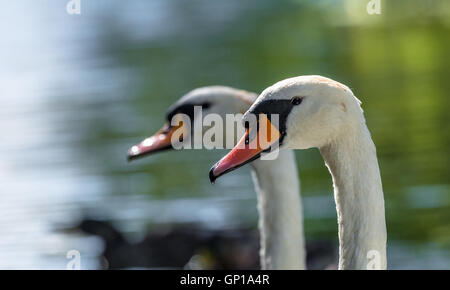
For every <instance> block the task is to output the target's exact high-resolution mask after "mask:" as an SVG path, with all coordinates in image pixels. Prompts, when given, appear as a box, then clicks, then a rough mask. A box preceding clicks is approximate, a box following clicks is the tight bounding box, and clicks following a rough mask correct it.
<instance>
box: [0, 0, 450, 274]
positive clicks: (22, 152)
mask: <svg viewBox="0 0 450 290" xmlns="http://www.w3.org/2000/svg"><path fill="white" fill-rule="evenodd" d="M64 2H65V1H28V2H27V3H26V4H25V2H19V1H8V2H5V3H2V4H1V6H0V7H1V10H2V11H3V16H2V18H1V20H0V24H1V25H0V32H1V33H0V35H2V37H1V45H0V63H1V66H0V80H1V85H0V97H1V105H0V128H1V132H2V137H1V140H2V142H0V160H1V162H0V184H1V185H2V186H1V193H0V212H1V215H0V237H1V238H0V268H58V269H64V268H65V267H66V263H67V259H66V253H67V251H69V250H71V249H77V250H79V251H80V252H81V254H82V267H83V268H97V267H99V265H98V263H97V262H96V261H97V260H96V256H98V254H99V253H100V252H101V250H102V247H103V246H102V243H101V241H100V240H99V239H98V238H95V237H91V236H85V235H74V234H65V233H63V232H61V231H60V230H58V229H60V228H63V227H66V226H67V225H71V224H73V223H76V221H77V220H79V219H80V218H82V217H84V216H89V217H94V218H103V219H108V220H111V221H113V222H114V223H115V225H117V227H118V228H119V229H120V230H121V231H123V232H125V233H127V234H128V235H127V237H128V238H129V239H130V240H132V241H133V240H139V238H140V237H141V236H142V234H143V232H145V229H147V228H148V227H149V226H151V225H154V224H161V223H164V224H165V223H174V222H199V223H201V224H203V225H204V226H205V227H210V228H222V227H228V228H230V227H234V226H237V225H250V226H251V225H255V224H256V220H257V212H256V207H255V193H254V191H253V185H252V183H251V179H250V175H249V171H248V168H243V169H242V170H240V171H239V172H236V173H233V174H230V175H228V176H227V177H226V178H223V179H222V180H219V181H218V183H217V184H216V185H214V186H212V185H210V184H209V181H208V179H207V172H208V170H209V167H210V165H211V164H213V163H214V162H215V161H216V160H218V158H220V157H221V156H223V154H225V152H226V150H217V151H206V150H202V151H199V150H192V151H190V152H171V153H162V154H160V155H155V156H154V157H152V158H147V159H143V160H140V161H137V162H136V163H131V164H127V163H126V159H125V153H126V151H127V149H128V148H129V146H130V145H132V144H134V143H136V142H137V141H139V140H140V139H142V138H143V137H146V136H148V135H150V134H152V133H153V132H155V131H156V130H157V129H159V127H160V126H161V125H162V122H163V116H164V112H165V110H166V108H167V107H168V106H169V105H170V104H171V103H172V102H174V101H175V100H176V99H178V98H179V97H180V96H181V95H182V94H184V93H186V92H187V91H189V90H191V89H192V88H195V87H199V86H204V85H211V84H222V85H230V86H235V87H239V88H244V89H247V90H252V91H255V92H260V91H261V90H262V89H264V88H265V87H267V86H268V85H270V84H273V83H274V82H276V81H278V80H281V79H284V78H287V77H292V76H297V75H302V74H321V75H324V76H328V77H331V78H333V79H336V80H338V81H340V82H342V83H345V84H347V85H349V87H351V88H352V90H353V91H354V93H355V95H356V96H357V97H358V98H359V99H360V100H362V102H363V109H364V111H365V115H366V118H367V122H368V125H369V128H370V130H371V132H372V137H373V139H374V142H375V144H376V145H377V151H378V157H379V162H380V168H381V173H382V179H383V186H384V192H385V198H386V215H387V217H386V218H387V223H388V238H389V249H388V251H389V252H388V260H389V265H390V267H391V268H446V269H449V268H450V211H449V210H450V194H449V193H450V184H449V179H448V178H449V173H450V162H449V161H450V160H449V149H448V148H449V145H450V138H449V137H450V133H449V120H450V117H449V114H448V108H449V98H448V95H449V92H450V82H449V81H448V80H449V75H450V58H449V57H448V52H449V51H450V3H449V2H448V1H445V0H442V1H426V2H427V3H426V4H425V3H423V2H425V1H393V2H394V3H391V2H389V3H384V2H388V1H383V6H382V14H381V15H368V14H367V13H366V10H365V4H366V3H365V2H366V1H245V2H244V1H189V2H187V1H174V0H172V1H167V0H164V1H163V0H160V1H159V0H158V1H129V3H127V4H124V3H123V1H111V0H108V1H106V0H96V1H83V0H82V14H81V15H79V16H70V15H68V14H67V13H66V10H65V5H66V3H64ZM297 159H298V164H299V171H300V176H301V180H302V194H303V196H304V210H305V215H306V235H307V238H308V239H315V238H320V239H330V240H333V241H335V242H336V244H337V240H336V239H337V233H336V231H337V225H336V213H335V210H334V201H333V198H332V184H331V178H330V176H329V173H328V171H327V170H326V168H325V166H324V165H323V161H322V159H321V156H320V154H319V153H318V151H317V150H306V151H303V152H297Z"/></svg>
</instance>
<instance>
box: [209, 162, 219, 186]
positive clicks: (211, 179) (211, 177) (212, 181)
mask: <svg viewBox="0 0 450 290" xmlns="http://www.w3.org/2000/svg"><path fill="white" fill-rule="evenodd" d="M214 169H216V165H214V166H213V167H211V169H210V170H209V181H210V182H211V183H212V184H214V182H216V179H217V177H218V176H216V175H215V174H214Z"/></svg>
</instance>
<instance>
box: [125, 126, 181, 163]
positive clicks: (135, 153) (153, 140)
mask: <svg viewBox="0 0 450 290" xmlns="http://www.w3.org/2000/svg"><path fill="white" fill-rule="evenodd" d="M182 126H183V123H180V125H179V126H171V125H169V124H166V125H164V126H163V127H162V128H161V129H160V130H159V131H158V132H156V134H155V135H153V136H151V137H148V138H146V139H144V140H143V141H142V142H141V143H139V144H136V145H134V146H132V147H131V148H130V150H128V155H127V158H128V161H131V160H134V159H137V158H139V157H143V156H145V155H148V154H151V153H155V152H160V151H164V150H168V149H173V147H172V142H171V139H172V135H173V134H174V132H175V131H176V130H177V129H178V128H180V127H182ZM183 135H184V134H182V135H181V136H180V139H182V138H183Z"/></svg>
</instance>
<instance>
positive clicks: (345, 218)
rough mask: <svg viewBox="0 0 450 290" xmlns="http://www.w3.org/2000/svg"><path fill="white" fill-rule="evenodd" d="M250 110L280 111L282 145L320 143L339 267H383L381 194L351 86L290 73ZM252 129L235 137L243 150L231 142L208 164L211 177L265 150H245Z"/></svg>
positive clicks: (375, 164) (372, 148)
mask: <svg viewBox="0 0 450 290" xmlns="http://www.w3.org/2000/svg"><path fill="white" fill-rule="evenodd" d="M251 113H253V114H257V115H260V114H265V115H269V114H279V119H280V123H279V129H280V131H279V133H278V134H277V136H276V139H277V140H278V141H279V144H280V148H281V149H283V148H287V149H307V148H312V147H317V148H319V150H320V153H321V154H322V156H323V158H324V160H325V163H326V165H327V167H328V169H329V171H330V173H331V175H332V178H333V186H334V197H335V201H336V210H337V217H338V227H339V229H338V230H339V269H386V222H385V213H384V198H383V190H382V186H381V178H380V171H379V168H378V161H377V157H376V150H375V145H374V144H373V142H372V139H371V136H370V133H369V130H368V129H367V126H366V122H365V119H364V116H363V112H362V110H361V107H360V101H359V100H358V99H357V98H356V97H355V96H354V95H353V93H352V91H351V90H350V89H349V88H348V87H347V86H345V85H342V84H340V83H338V82H336V81H333V80H331V79H328V78H325V77H321V76H300V77H295V78H290V79H286V80H283V81H281V82H278V83H276V84H274V85H273V86H271V87H269V88H267V89H266V90H264V91H263V92H262V93H261V95H260V96H259V97H258V99H257V100H256V101H255V103H254V104H253V105H252V106H251V107H250V109H249V110H248V111H247V112H246V114H245V115H244V117H243V119H244V121H246V120H247V119H248V117H249V115H250V114H251ZM269 124H270V121H269ZM251 132H252V128H250V129H248V130H247V131H246V134H245V136H244V137H243V138H242V139H241V141H239V144H238V145H239V146H242V147H240V148H244V147H245V149H238V147H239V146H236V147H235V148H234V149H233V150H232V151H231V152H230V153H228V154H227V155H226V156H225V157H224V158H222V159H221V160H220V161H219V162H218V163H216V165H214V166H213V168H212V169H211V171H210V178H212V179H215V178H217V177H218V176H220V175H222V174H224V173H226V172H229V171H231V170H232V169H233V168H237V167H239V166H241V165H242V164H245V163H246V162H247V161H248V160H251V159H253V158H255V157H257V156H258V155H260V154H261V152H262V151H263V150H267V149H268V148H258V149H257V150H251V149H249V148H250V145H251V144H254V143H252V142H256V141H255V140H256V139H257V138H254V139H253V140H249V137H248V136H249V135H250V134H251ZM258 132H259V131H258ZM251 135H253V134H251ZM246 139H247V140H246ZM246 142H247V143H246ZM244 144H247V145H244ZM274 144H275V143H271V145H273V146H275V145H274ZM273 146H270V145H269V148H270V149H268V150H273V148H272V147H273ZM261 162H264V161H261Z"/></svg>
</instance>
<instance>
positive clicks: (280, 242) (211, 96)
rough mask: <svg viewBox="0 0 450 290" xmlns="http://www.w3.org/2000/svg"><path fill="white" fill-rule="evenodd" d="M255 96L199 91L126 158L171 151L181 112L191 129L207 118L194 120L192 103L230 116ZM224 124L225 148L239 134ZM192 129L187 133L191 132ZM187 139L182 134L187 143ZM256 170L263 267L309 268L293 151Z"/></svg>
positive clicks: (178, 104) (209, 89)
mask: <svg viewBox="0 0 450 290" xmlns="http://www.w3.org/2000/svg"><path fill="white" fill-rule="evenodd" d="M256 97H257V95H256V94H254V93H251V92H247V91H244V90H238V89H234V88H230V87H223V86H210V87H203V88H198V89H195V90H193V91H191V92H189V93H188V94H186V95H184V96H183V97H182V98H181V99H180V100H178V101H177V102H176V103H175V104H173V105H172V106H171V107H170V108H169V110H168V112H167V116H166V117H167V123H166V124H165V125H164V126H163V128H162V129H161V130H159V131H158V132H157V133H156V134H155V135H153V136H151V137H149V138H147V139H145V140H143V141H142V142H141V143H139V144H137V145H135V146H133V147H131V149H130V151H129V153H128V158H129V159H130V160H132V159H135V158H138V157H142V156H144V155H146V154H150V153H154V152H158V151H161V150H168V149H172V145H171V137H172V134H174V132H175V130H176V129H178V128H179V127H174V126H171V125H170V122H171V120H172V118H173V117H174V116H176V115H177V114H180V113H181V114H185V115H187V116H189V117H190V119H191V120H194V121H193V122H191V123H192V126H191V127H192V128H195V126H196V124H195V123H196V122H202V121H203V120H202V118H198V116H195V117H196V118H194V113H195V112H194V106H201V107H202V114H203V116H206V115H207V114H211V113H215V114H218V115H220V116H221V117H222V120H225V115H226V114H238V113H244V112H245V111H246V110H247V109H248V108H249V107H250V105H251V104H252V103H253V101H254V100H255V99H256ZM239 119H240V118H239ZM239 121H240V120H239ZM225 127H226V126H225V125H224V136H222V137H220V136H219V138H222V140H221V142H222V144H223V145H224V147H225V145H226V144H228V143H229V142H230V140H231V143H232V146H233V145H234V144H236V142H237V137H238V136H237V134H236V133H234V129H233V130H226V128H225ZM188 131H190V130H187V131H186V135H190V134H192V133H191V132H188ZM229 131H230V132H231V133H230V132H229ZM203 133H204V132H203ZM189 137H190V136H183V139H184V140H183V142H184V141H188V139H190V138H189ZM217 137H218V136H216V138H217ZM193 139H194V146H195V145H196V144H195V142H197V141H196V139H197V138H195V136H194V138H193ZM227 141H228V142H227ZM197 145H198V144H197ZM200 145H201V144H200ZM252 169H253V170H252V176H253V181H254V184H255V189H256V192H257V197H258V213H259V225H258V226H259V231H260V259H261V261H260V262H261V268H262V269H305V255H306V254H305V246H304V236H303V213H302V207H301V203H300V189H299V188H300V186H299V179H298V173H297V167H296V163H295V155H294V152H293V151H291V150H285V151H283V152H282V153H281V154H280V156H279V158H278V159H276V160H273V161H258V160H257V161H255V162H253V163H252Z"/></svg>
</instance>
